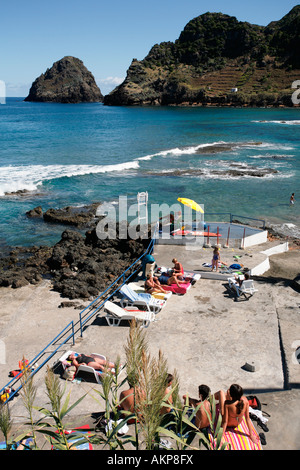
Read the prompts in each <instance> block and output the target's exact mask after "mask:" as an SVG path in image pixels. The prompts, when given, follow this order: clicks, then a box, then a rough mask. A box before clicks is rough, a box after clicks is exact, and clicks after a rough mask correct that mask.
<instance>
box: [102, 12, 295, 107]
mask: <svg viewBox="0 0 300 470" xmlns="http://www.w3.org/2000/svg"><path fill="white" fill-rule="evenodd" d="M299 48H300V6H296V7H294V8H293V9H292V10H291V11H290V12H289V13H288V14H287V15H286V16H284V17H283V18H282V19H281V20H280V21H277V22H272V23H270V24H269V25H268V26H258V25H253V24H250V23H246V22H239V21H238V20H237V19H236V18H235V17H231V16H228V15H224V14H222V13H205V14H204V15H201V16H198V17H197V18H194V19H193V20H191V21H190V22H189V23H188V24H187V25H186V26H185V28H184V29H183V31H182V32H181V34H180V36H179V38H178V39H177V40H176V41H175V42H174V43H173V42H163V43H161V44H156V45H154V46H153V47H152V49H151V50H150V52H149V53H148V55H147V56H146V57H145V58H144V59H143V60H141V61H138V60H136V59H133V61H132V63H131V65H130V67H129V69H128V71H127V76H126V79H125V81H124V82H123V83H122V84H121V85H119V86H118V87H117V88H116V89H115V90H113V91H112V92H111V93H110V94H109V95H107V96H106V97H105V98H104V104H108V105H166V104H174V105H176V104H186V105H191V104H194V105H199V104H202V105H203V104H204V105H209V104H216V105H232V104H233V105H244V106H247V105H251V106H269V105H274V106H276V105H286V106H290V105H292V101H291V94H292V91H291V85H292V83H293V81H295V80H297V79H299V78H300V58H299Z"/></svg>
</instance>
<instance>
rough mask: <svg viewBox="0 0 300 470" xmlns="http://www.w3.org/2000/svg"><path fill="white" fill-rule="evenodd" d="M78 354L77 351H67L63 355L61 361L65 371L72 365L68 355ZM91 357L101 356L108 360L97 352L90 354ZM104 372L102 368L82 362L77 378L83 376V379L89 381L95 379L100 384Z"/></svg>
mask: <svg viewBox="0 0 300 470" xmlns="http://www.w3.org/2000/svg"><path fill="white" fill-rule="evenodd" d="M72 353H73V354H76V352H75V351H67V352H65V354H63V356H62V357H61V358H60V359H59V362H60V363H61V365H62V367H63V370H64V371H65V370H66V369H67V368H68V367H70V366H71V365H72V363H71V361H68V357H69V356H70V354H72ZM90 356H91V357H99V358H100V359H103V360H104V361H106V357H105V356H103V355H102V354H97V353H92V354H90ZM102 374H103V372H102V371H101V370H96V369H94V368H93V367H91V366H88V365H85V364H80V366H79V367H78V369H77V371H76V378H81V379H83V380H86V379H87V381H90V380H91V381H94V382H95V383H98V384H100V383H101V376H102ZM74 378H75V376H74Z"/></svg>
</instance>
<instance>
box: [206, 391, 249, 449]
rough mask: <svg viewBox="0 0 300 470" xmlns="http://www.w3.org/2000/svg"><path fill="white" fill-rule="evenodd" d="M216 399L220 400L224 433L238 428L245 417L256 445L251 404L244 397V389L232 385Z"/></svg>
mask: <svg viewBox="0 0 300 470" xmlns="http://www.w3.org/2000/svg"><path fill="white" fill-rule="evenodd" d="M215 398H216V399H217V400H219V406H220V413H221V415H222V425H221V426H222V428H223V433H224V432H225V431H226V429H227V428H228V427H233V428H236V427H237V426H238V425H239V424H240V423H241V421H242V419H243V417H244V416H245V420H246V424H247V427H248V430H249V436H250V439H251V441H252V442H254V443H255V444H256V443H257V442H258V439H257V437H256V436H255V435H254V433H253V429H252V423H251V420H250V416H249V402H248V400H247V398H246V397H245V396H244V392H243V389H242V387H241V386H240V385H238V384H232V385H231V386H230V387H229V389H228V390H227V392H226V393H225V392H224V391H223V390H219V391H218V392H216V393H215Z"/></svg>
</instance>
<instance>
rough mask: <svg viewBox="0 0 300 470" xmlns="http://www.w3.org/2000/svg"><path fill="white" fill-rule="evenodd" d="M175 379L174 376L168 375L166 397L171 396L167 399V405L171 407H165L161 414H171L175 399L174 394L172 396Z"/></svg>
mask: <svg viewBox="0 0 300 470" xmlns="http://www.w3.org/2000/svg"><path fill="white" fill-rule="evenodd" d="M173 380H174V377H173V375H172V374H168V375H167V378H166V389H165V396H167V395H169V396H168V398H166V403H168V405H170V406H163V407H162V408H161V410H160V414H161V415H163V414H166V413H170V411H171V409H172V406H173V398H172V394H170V392H171V390H172V383H173Z"/></svg>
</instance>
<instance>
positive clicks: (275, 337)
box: [0, 243, 300, 450]
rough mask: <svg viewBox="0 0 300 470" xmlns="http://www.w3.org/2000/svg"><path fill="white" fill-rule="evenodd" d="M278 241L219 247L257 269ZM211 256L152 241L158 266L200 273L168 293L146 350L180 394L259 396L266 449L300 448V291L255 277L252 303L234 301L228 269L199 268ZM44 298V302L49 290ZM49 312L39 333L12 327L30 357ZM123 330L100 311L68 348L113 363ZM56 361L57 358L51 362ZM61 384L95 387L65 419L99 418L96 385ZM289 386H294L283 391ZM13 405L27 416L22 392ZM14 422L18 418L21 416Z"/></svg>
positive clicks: (75, 391)
mask: <svg viewBox="0 0 300 470" xmlns="http://www.w3.org/2000/svg"><path fill="white" fill-rule="evenodd" d="M276 246H279V245H278V243H277V244H275V243H267V244H263V245H261V246H256V247H251V248H248V249H247V250H243V251H242V250H234V249H227V250H225V249H221V259H222V260H223V261H225V262H226V263H227V264H228V263H230V262H234V261H235V258H234V256H240V258H239V262H240V263H242V264H244V265H245V266H247V267H248V268H249V269H251V270H255V268H256V267H257V266H260V265H261V263H265V262H266V259H267V260H268V258H269V254H266V251H267V250H270V249H272V250H273V251H274V250H275V252H276V250H278V248H277V249H276ZM281 249H282V250H284V248H282V247H281V248H280V250H281ZM269 253H270V252H269ZM211 254H212V249H202V250H200V251H198V252H192V251H190V250H186V248H185V247H184V246H176V247H174V246H164V245H155V247H154V257H155V259H156V261H157V264H159V265H163V266H167V267H171V266H172V259H173V258H174V257H176V258H177V259H178V260H179V261H180V262H181V263H182V264H183V266H184V268H185V269H186V270H192V271H195V272H200V273H201V275H202V277H201V279H200V280H199V281H198V282H197V283H196V284H195V285H194V286H192V287H191V289H190V290H189V291H188V292H187V294H185V295H183V296H178V295H173V296H172V297H171V298H170V299H169V300H168V302H167V305H166V307H165V308H164V309H163V310H162V311H161V312H160V313H159V314H158V315H157V321H155V322H154V323H152V324H151V325H150V327H149V328H148V329H147V340H148V344H149V351H150V353H151V355H153V356H157V354H158V352H159V350H161V351H162V353H163V354H164V356H165V358H166V359H167V362H168V367H169V371H170V372H171V373H172V372H173V371H174V369H176V371H177V373H178V376H179V379H180V393H181V394H184V393H188V394H189V395H190V396H197V387H198V385H199V384H201V383H205V384H207V385H209V386H210V388H211V390H212V392H215V391H217V390H219V389H220V388H223V389H227V388H228V386H230V384H231V383H239V384H240V385H242V386H243V388H244V390H245V392H246V393H251V394H252V393H255V394H260V396H261V397H262V398H261V401H263V402H266V403H267V407H266V408H264V409H265V410H266V411H268V413H269V414H271V418H270V422H269V428H270V432H269V433H267V434H266V439H267V442H268V445H267V446H266V448H267V449H277V450H279V449H299V444H298V443H299V442H300V441H299V438H300V429H299V415H300V412H299V409H300V408H299V403H300V391H299V390H298V387H299V386H300V365H299V364H296V363H295V362H294V361H295V354H294V353H295V349H296V347H297V346H295V345H298V341H299V338H300V324H299V321H298V315H299V306H300V303H299V301H300V298H299V293H298V292H296V291H294V290H293V289H292V288H291V287H289V286H288V285H287V284H286V283H284V282H277V283H272V282H268V279H267V278H264V277H263V276H260V275H257V277H256V278H255V283H256V287H257V288H258V292H257V293H255V295H254V296H253V297H252V298H250V299H249V300H242V299H241V300H239V301H236V299H235V297H234V296H233V295H232V293H231V292H230V291H229V290H228V288H227V282H226V279H227V277H228V275H227V274H222V277H221V278H217V277H215V278H208V277H205V274H204V273H205V272H206V273H208V274H209V271H204V270H203V269H202V264H203V263H204V262H209V261H210V260H211ZM260 274H262V273H260ZM48 294H49V295H50V296H51V299H52V301H53V298H54V297H53V296H52V294H55V293H53V292H50V291H49V293H48ZM44 298H45V305H46V303H47V295H46V291H45V292H44ZM36 300H37V299H35V300H34V298H30V297H28V298H26V301H24V299H23V302H22V306H23V315H24V316H26V315H30V309H31V307H32V305H33V304H32V302H34V301H36ZM61 300H62V299H60V298H59V297H57V298H56V297H55V301H53V305H52V308H53V312H54V313H53V314H57V306H58V302H61ZM50 311H51V309H50V307H49V309H48V311H47V317H48V320H47V322H46V320H45V317H43V315H42V313H43V312H41V316H40V318H35V320H34V321H35V323H36V324H39V325H42V326H43V325H44V324H45V325H44V327H43V328H44V329H42V330H41V333H42V332H43V334H39V335H37V334H35V333H36V332H34V328H31V330H30V331H29V330H28V331H25V329H24V328H23V331H22V332H21V330H19V329H16V330H15V332H14V342H15V345H17V344H18V341H19V343H20V344H21V342H22V344H24V345H25V346H26V347H27V348H28V350H27V352H28V351H29V353H30V354H29V355H30V357H32V356H33V354H31V352H32V351H33V349H35V350H36V352H38V351H40V350H42V349H43V347H45V345H46V344H47V342H48V341H49V340H50V339H51V338H52V337H54V335H51V338H49V334H50V331H51V328H53V327H54V326H55V325H54V326H53V327H52V326H51V317H50ZM61 315H62V311H61ZM63 315H64V316H65V319H66V320H67V318H68V319H70V318H71V317H72V316H73V317H74V318H75V316H77V317H78V310H77V311H76V310H75V309H72V308H70V309H69V308H67V309H63ZM24 321H25V319H24ZM54 321H55V320H54ZM46 323H47V326H46ZM65 323H67V321H65ZM24 324H26V323H24ZM128 332H129V326H128V324H127V323H125V324H124V325H122V326H120V327H109V326H108V325H107V323H106V321H105V319H104V318H103V313H102V312H100V314H99V315H98V316H97V317H96V318H95V319H94V321H93V322H92V323H91V324H90V325H89V326H88V327H87V328H86V329H85V331H84V334H83V337H82V338H80V337H77V339H76V344H75V345H74V346H72V345H70V347H71V348H72V349H74V350H77V351H80V352H84V353H87V354H89V353H91V352H98V353H102V354H105V355H106V357H107V358H109V359H110V360H115V359H116V357H117V356H118V355H120V358H121V362H125V352H124V346H125V344H126V342H127V338H128ZM19 335H20V336H19ZM15 347H16V346H15ZM62 352H63V351H62ZM62 352H61V354H62ZM11 354H12V355H13V354H14V355H15V357H11V356H10V364H12V363H13V361H14V360H16V358H17V357H19V356H20V354H26V351H25V350H24V349H22V350H21V349H20V348H19V350H18V351H16V352H13V351H11ZM56 359H58V355H57V357H55V358H54V359H53V362H51V363H50V365H52V364H53V363H54V362H55V360H56ZM246 362H254V364H255V366H256V367H255V372H249V371H248V370H245V368H244V365H245V363H246ZM44 372H45V371H44V370H41V371H40V372H39V373H38V374H37V376H36V379H35V383H36V385H37V397H36V405H37V406H38V405H41V406H42V405H45V403H46V402H47V397H46V394H45V387H44ZM0 376H1V380H2V383H3V380H4V377H5V370H4V367H3V366H1V367H0ZM123 377H124V376H123ZM4 384H5V383H3V385H4ZM62 384H63V385H64V384H66V387H67V391H68V390H71V401H72V402H74V401H75V400H76V399H78V398H79V397H80V396H82V395H83V393H85V392H86V391H92V394H91V395H88V396H87V397H86V398H85V399H84V400H83V402H82V403H81V404H80V405H79V406H78V407H76V408H74V410H73V412H72V413H71V416H70V418H71V419H73V420H78V418H79V417H80V418H82V420H83V422H82V423H81V424H85V423H87V422H89V423H91V424H92V423H95V417H96V415H97V414H98V413H99V412H100V411H103V410H104V402H103V400H102V399H101V397H100V395H99V392H101V385H94V384H91V383H87V382H82V383H80V384H72V383H65V382H64V381H62ZM291 387H292V388H293V390H287V389H288V388H291ZM281 406H282V408H281ZM10 408H11V413H12V415H13V416H16V417H22V416H25V411H24V407H23V404H22V400H21V399H20V398H19V397H18V398H16V399H14V400H13V401H12V403H11V405H10ZM18 420H19V421H20V423H21V422H22V420H23V418H18ZM257 429H258V431H259V432H261V431H262V430H261V429H259V428H257ZM271 429H272V433H271Z"/></svg>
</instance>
